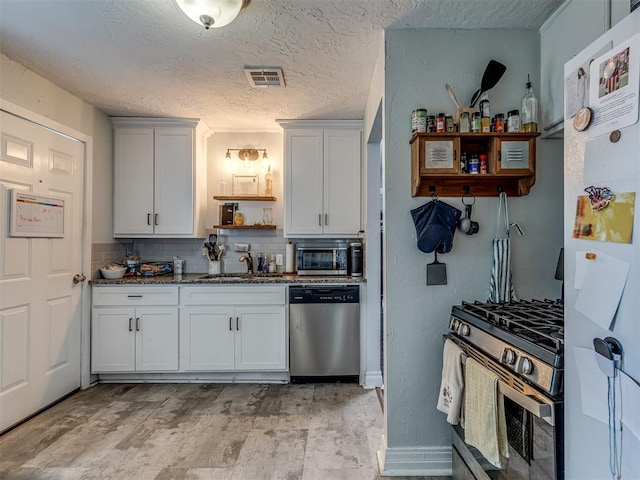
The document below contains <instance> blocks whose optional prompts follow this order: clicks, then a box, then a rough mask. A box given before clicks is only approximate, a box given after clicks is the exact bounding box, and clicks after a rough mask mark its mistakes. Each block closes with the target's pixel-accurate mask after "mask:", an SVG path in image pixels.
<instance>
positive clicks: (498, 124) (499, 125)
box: [493, 113, 504, 133]
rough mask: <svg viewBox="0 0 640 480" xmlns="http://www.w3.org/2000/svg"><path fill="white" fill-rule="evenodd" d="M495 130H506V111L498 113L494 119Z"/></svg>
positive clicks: (498, 131) (500, 131)
mask: <svg viewBox="0 0 640 480" xmlns="http://www.w3.org/2000/svg"><path fill="white" fill-rule="evenodd" d="M493 125H494V132H497V133H503V132H504V113H496V116H495V118H494V120H493Z"/></svg>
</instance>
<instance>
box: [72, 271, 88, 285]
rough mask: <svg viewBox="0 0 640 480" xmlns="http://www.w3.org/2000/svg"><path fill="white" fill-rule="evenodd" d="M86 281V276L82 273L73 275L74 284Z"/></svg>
mask: <svg viewBox="0 0 640 480" xmlns="http://www.w3.org/2000/svg"><path fill="white" fill-rule="evenodd" d="M86 281H87V277H85V276H84V275H83V274H81V273H76V274H75V275H74V276H73V283H75V284H76V285H77V284H78V283H82V282H86Z"/></svg>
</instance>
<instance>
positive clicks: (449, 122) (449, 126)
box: [444, 115, 456, 132]
mask: <svg viewBox="0 0 640 480" xmlns="http://www.w3.org/2000/svg"><path fill="white" fill-rule="evenodd" d="M444 128H445V131H446V132H455V131H456V125H455V123H453V116H452V115H445V116H444Z"/></svg>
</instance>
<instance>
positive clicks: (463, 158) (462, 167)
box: [460, 115, 469, 173]
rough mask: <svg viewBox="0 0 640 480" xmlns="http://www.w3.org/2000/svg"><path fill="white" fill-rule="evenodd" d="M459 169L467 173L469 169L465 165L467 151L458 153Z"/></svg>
mask: <svg viewBox="0 0 640 480" xmlns="http://www.w3.org/2000/svg"><path fill="white" fill-rule="evenodd" d="M467 116H468V115H467ZM460 171H461V172H462V173H469V169H468V167H467V152H462V153H461V154H460Z"/></svg>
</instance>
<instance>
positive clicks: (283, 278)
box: [90, 273, 366, 285]
mask: <svg viewBox="0 0 640 480" xmlns="http://www.w3.org/2000/svg"><path fill="white" fill-rule="evenodd" d="M363 282H366V279H365V278H364V277H350V276H309V275H295V274H293V275H279V274H277V275H271V274H266V275H265V274H253V275H247V274H244V273H222V274H219V275H207V274H205V273H186V274H184V275H181V276H179V277H178V276H174V275H159V276H156V277H125V278H120V279H117V280H107V279H105V278H97V279H94V280H91V281H90V283H91V284H92V285H167V284H176V285H185V284H188V285H193V284H197V285H210V284H216V285H218V284H273V283H287V284H288V283H297V284H308V283H363Z"/></svg>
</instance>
